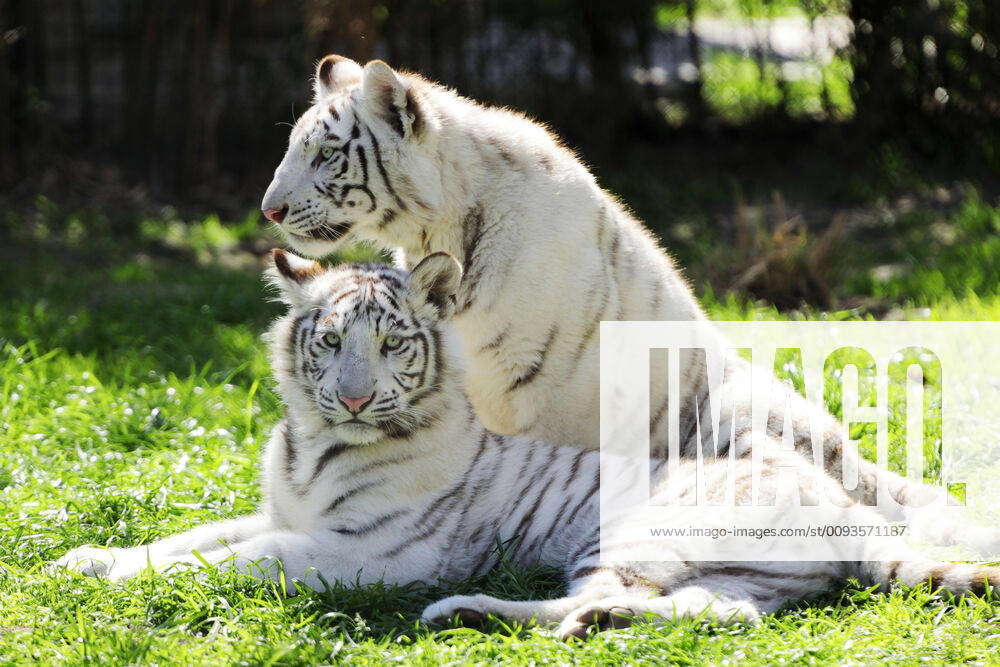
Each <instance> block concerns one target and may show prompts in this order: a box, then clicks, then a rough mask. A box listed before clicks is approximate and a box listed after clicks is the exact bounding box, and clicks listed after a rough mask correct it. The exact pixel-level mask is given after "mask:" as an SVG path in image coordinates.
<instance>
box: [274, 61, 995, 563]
mask: <svg viewBox="0 0 1000 667" xmlns="http://www.w3.org/2000/svg"><path fill="white" fill-rule="evenodd" d="M314 89H315V103H314V104H313V106H312V107H311V108H309V109H308V110H307V111H306V112H305V113H304V114H303V115H302V117H301V118H300V119H299V121H298V123H297V124H296V125H295V127H294V129H293V130H292V132H291V137H290V140H289V147H288V151H287V153H286V154H285V156H284V159H283V160H282V161H281V164H280V165H278V168H277V170H276V171H275V175H274V180H273V181H272V182H271V185H270V187H269V188H268V190H267V193H266V194H265V196H264V199H263V202H262V205H261V207H262V209H263V210H264V213H265V215H266V216H267V217H268V219H270V220H272V221H274V222H275V223H277V225H278V226H279V227H280V229H281V231H282V232H283V233H284V234H285V236H287V238H288V241H289V243H290V244H291V245H292V246H293V247H294V248H296V249H297V250H299V251H301V252H304V253H306V254H308V255H310V256H314V257H318V256H321V255H324V254H327V253H329V252H332V251H334V250H336V249H337V248H338V247H340V246H341V244H343V243H345V242H355V241H366V242H370V243H374V244H375V245H377V246H378V247H381V248H387V249H395V250H396V251H398V253H399V257H400V263H401V264H402V265H405V264H406V260H407V259H409V260H412V261H416V260H419V259H420V258H422V257H425V256H427V255H429V254H431V253H433V252H448V253H450V254H452V255H454V256H455V257H456V258H458V260H459V261H460V262H461V264H462V266H463V268H464V271H465V273H464V277H463V279H462V283H461V285H460V287H459V290H458V293H457V295H456V299H457V308H456V317H455V328H456V330H457V331H458V333H459V335H460V337H461V339H462V343H463V346H464V348H465V350H466V355H467V358H468V368H469V374H468V394H469V398H470V400H471V401H472V404H473V406H474V407H475V409H476V412H477V414H478V415H479V417H480V419H482V421H483V423H484V424H485V425H486V426H487V427H488V428H490V429H492V430H494V431H497V432H500V433H505V434H512V435H527V436H530V437H533V438H537V439H541V440H547V441H550V442H555V443H559V444H568V445H571V446H582V447H585V448H596V447H597V446H598V440H599V438H598V435H599V428H598V415H599V413H600V410H599V409H598V400H599V365H598V327H599V323H600V322H601V320H702V319H705V315H704V313H703V312H702V310H701V308H700V307H699V305H698V303H697V301H696V300H695V298H694V296H693V295H692V293H691V290H690V289H689V287H688V285H687V283H686V282H685V280H684V279H683V277H682V275H681V273H680V272H679V271H678V270H677V269H676V268H675V267H674V266H673V264H672V262H671V260H670V259H669V257H668V256H667V255H666V253H665V252H664V251H663V250H662V249H661V248H659V247H658V245H657V243H656V241H655V240H654V239H653V237H652V236H651V235H650V234H649V233H648V232H647V231H646V230H645V229H644V228H643V227H642V226H641V224H640V223H639V222H638V221H636V220H635V219H634V218H633V217H632V216H631V215H629V213H628V212H627V211H626V210H625V209H624V208H623V207H622V206H621V205H620V204H619V203H618V202H617V201H616V200H615V199H614V198H613V197H612V196H611V195H609V194H608V193H607V192H605V191H604V190H602V189H601V188H600V187H599V186H598V185H597V183H596V182H595V180H594V177H593V176H592V175H591V174H590V172H589V171H588V170H587V169H586V167H585V166H584V165H583V164H582V163H581V162H580V161H579V160H578V159H577V158H576V157H575V156H574V155H573V153H571V152H570V151H569V150H567V149H566V148H564V147H563V146H561V145H560V143H559V142H558V140H557V139H555V138H554V137H553V136H552V135H551V134H549V133H548V132H547V131H546V130H545V129H544V128H543V127H542V126H540V125H539V124H537V123H535V122H532V121H531V120H529V119H527V118H525V117H524V116H521V115H519V114H516V113H513V112H511V111H508V110H504V109H497V108H489V107H484V106H482V105H479V104H476V103H475V102H473V101H471V100H468V99H465V98H463V97H460V96H458V95H457V94H455V93H454V92H452V91H449V90H446V89H445V88H443V87H441V86H439V85H436V84H432V83H430V82H427V81H425V80H424V79H422V78H420V77H419V76H417V75H414V74H410V73H397V72H395V71H393V70H392V69H391V68H389V67H388V66H387V65H386V64H385V63H383V62H381V61H377V60H376V61H372V62H369V63H368V64H367V65H365V67H364V68H362V67H361V66H360V65H358V64H357V63H356V62H354V61H352V60H349V59H347V58H343V57H340V56H332V55H331V56H327V57H326V58H324V59H323V60H322V61H320V63H319V65H318V67H317V70H316V78H315V85H314ZM595 122H600V118H599V116H597V115H595ZM731 363H732V367H733V369H734V371H733V373H732V374H731V375H730V376H729V377H728V378H727V384H728V386H729V387H739V386H742V385H743V384H744V383H747V382H749V378H748V376H747V375H746V374H745V369H746V366H745V365H744V364H743V362H742V361H741V360H740V359H738V358H734V359H732V360H731ZM653 371H654V372H653V373H652V374H651V377H652V378H653V383H652V385H651V394H652V402H651V406H652V409H651V434H652V438H651V442H652V445H653V447H654V448H657V449H659V450H660V451H665V443H666V442H667V440H666V437H667V435H666V427H667V422H668V420H666V419H664V416H665V415H666V414H667V402H666V401H667V396H666V391H665V389H666V374H665V373H664V372H659V371H662V369H659V368H655V367H654V368H653ZM681 373H682V375H681V377H682V378H683V382H682V384H681V392H682V395H681V397H680V404H681V405H680V419H681V421H680V428H681V433H682V442H681V450H680V451H681V454H682V455H684V456H694V455H695V454H696V451H697V450H698V449H699V448H700V449H702V451H703V453H704V454H705V455H707V456H716V455H724V454H726V453H727V452H728V448H729V446H730V443H731V444H732V446H733V447H734V448H735V449H737V450H738V453H742V450H743V449H744V448H746V447H748V446H750V443H751V440H752V438H751V437H750V434H749V433H747V432H746V431H742V430H739V429H737V428H736V427H735V426H734V425H733V424H728V423H722V424H721V425H720V429H721V433H720V434H719V435H720V437H719V441H720V442H723V441H725V445H724V446H723V447H722V448H721V449H719V450H716V447H715V440H714V439H712V438H711V437H709V438H706V439H703V440H702V441H699V440H698V439H697V438H696V437H695V434H696V432H697V420H696V415H697V414H699V413H700V414H706V411H705V408H706V405H707V403H706V402H707V400H708V397H709V392H708V378H707V374H706V373H705V369H704V367H703V366H702V365H700V364H699V363H697V362H691V363H688V364H687V365H686V366H685V367H684V368H683V369H682V370H681ZM719 391H721V392H724V391H726V387H721V388H719ZM788 393H789V394H790V395H789V396H788V397H787V398H786V397H785V396H782V395H781V394H780V392H775V394H774V395H773V403H772V413H773V414H774V415H776V416H777V417H778V418H777V419H774V420H772V421H771V422H770V424H769V427H771V428H770V431H771V435H779V434H780V433H779V432H780V429H781V428H782V425H783V424H784V422H785V420H784V419H782V418H781V416H782V415H784V414H786V411H787V410H789V409H790V410H791V412H792V414H793V420H794V425H793V426H791V428H792V431H793V433H794V439H795V446H796V450H797V451H799V452H800V453H801V454H803V455H804V456H807V457H808V458H810V459H811V458H812V456H813V448H812V440H811V439H810V433H811V431H810V428H808V424H809V423H810V420H811V419H812V420H813V421H812V423H813V424H817V425H820V424H822V431H821V432H820V433H818V434H817V435H818V437H819V438H820V440H821V441H822V449H823V463H824V466H825V468H826V470H827V471H830V472H831V473H833V472H834V471H840V470H842V469H843V467H842V466H843V459H844V458H845V457H855V456H856V455H855V454H851V453H847V452H844V451H843V447H842V432H843V431H842V428H841V427H840V425H839V424H838V423H837V422H836V420H835V419H834V418H833V417H832V416H830V415H829V414H827V413H826V412H825V411H823V410H821V409H819V408H817V407H815V406H814V405H813V404H811V403H809V402H807V401H806V400H805V399H804V398H802V397H801V396H800V395H799V394H797V393H795V392H794V391H791V390H788ZM733 395H736V396H744V395H745V393H744V392H742V391H740V390H738V389H736V390H735V391H733ZM817 412H819V413H820V414H818V415H816V418H813V415H814V414H816V413H817ZM791 423H792V422H790V424H791ZM707 435H708V436H711V435H712V434H711V433H710V432H709V433H708V434H707ZM854 465H856V466H857V467H856V469H857V470H859V473H860V480H859V483H858V484H857V486H856V487H854V488H853V489H852V490H851V491H850V495H851V496H852V497H853V498H855V499H859V500H864V501H865V502H866V503H868V504H872V505H874V504H876V499H877V490H876V487H877V485H880V484H881V485H883V486H884V487H885V488H887V489H888V490H889V493H890V495H891V496H892V497H893V498H894V499H895V500H896V501H897V502H898V503H899V505H894V507H893V511H895V512H896V514H894V515H891V516H887V518H889V519H891V520H903V519H906V520H909V521H910V526H911V528H912V530H913V532H914V534H918V535H920V536H921V537H922V538H923V539H926V540H928V541H931V542H937V543H945V544H949V543H954V542H956V541H958V540H959V537H960V533H961V537H962V538H963V539H965V541H966V542H968V543H969V546H971V547H973V548H976V549H978V550H980V551H981V552H984V553H996V552H997V549H998V548H1000V544H998V543H997V542H996V540H995V536H994V534H993V532H992V531H987V532H986V533H983V532H982V531H979V532H976V531H974V530H972V529H971V528H968V529H966V528H962V529H961V530H960V529H959V528H958V527H957V525H956V524H954V523H950V522H942V521H938V520H937V519H936V517H935V516H933V515H931V514H929V513H927V512H917V511H913V510H911V508H912V507H920V506H924V505H927V504H928V499H929V498H932V497H933V496H934V494H935V493H936V491H935V490H933V489H930V488H928V487H926V486H924V485H922V484H919V483H915V482H910V481H909V480H907V479H904V478H902V477H900V476H898V475H896V474H893V473H891V472H889V471H887V470H883V469H880V468H878V467H877V466H876V465H874V464H871V463H869V462H867V461H865V460H860V461H857V462H854ZM848 467H849V468H851V467H853V465H849V466H848ZM900 506H901V507H902V508H903V509H898V508H899V507H900Z"/></svg>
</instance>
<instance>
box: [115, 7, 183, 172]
mask: <svg viewBox="0 0 1000 667" xmlns="http://www.w3.org/2000/svg"><path fill="white" fill-rule="evenodd" d="M166 16H167V14H166V6H165V5H164V4H163V3H160V2H156V1H155V0H134V1H133V2H130V3H127V4H126V10H125V18H124V21H123V22H124V24H125V26H126V31H125V39H124V43H123V46H122V54H121V57H122V60H123V68H122V75H123V79H122V100H121V106H120V109H121V126H122V137H123V140H124V141H123V144H124V146H125V156H124V160H125V162H126V164H129V165H130V167H131V169H132V170H134V171H135V172H137V173H140V174H144V175H145V177H146V178H151V179H153V180H154V181H156V180H158V178H159V176H160V172H164V171H173V170H172V167H173V166H174V165H175V164H176V163H175V162H174V161H173V159H172V157H171V156H168V155H165V154H164V153H165V151H164V149H163V148H162V147H163V146H169V145H170V144H171V141H170V140H169V136H165V135H169V128H168V127H161V126H160V124H159V122H158V121H159V120H160V116H161V115H160V113H159V105H158V103H157V92H158V84H159V74H160V71H161V69H162V65H161V62H160V53H161V51H162V45H163V41H164V32H166V30H168V27H167V26H165V25H164V24H165V23H166V21H165V18H166ZM171 116H172V114H171ZM165 161H166V162H167V164H163V163H164V162H165Z"/></svg>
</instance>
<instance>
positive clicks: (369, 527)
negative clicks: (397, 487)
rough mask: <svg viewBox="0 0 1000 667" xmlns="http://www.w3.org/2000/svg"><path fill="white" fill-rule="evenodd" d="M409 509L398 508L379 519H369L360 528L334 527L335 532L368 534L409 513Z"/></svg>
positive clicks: (355, 534) (353, 534) (352, 534)
mask: <svg viewBox="0 0 1000 667" xmlns="http://www.w3.org/2000/svg"><path fill="white" fill-rule="evenodd" d="M409 511H410V510H396V511H395V512H389V513H388V514H383V515H382V516H380V517H378V518H377V519H373V520H372V521H369V522H368V523H366V524H364V525H363V526H359V527H358V528H334V529H333V532H335V533H340V534H341V535H351V536H357V535H366V534H368V533H370V532H372V531H373V530H376V529H377V528H381V527H382V526H384V525H385V524H387V523H389V522H390V521H392V520H393V519H395V518H398V517H401V516H403V515H404V514H407V513H409Z"/></svg>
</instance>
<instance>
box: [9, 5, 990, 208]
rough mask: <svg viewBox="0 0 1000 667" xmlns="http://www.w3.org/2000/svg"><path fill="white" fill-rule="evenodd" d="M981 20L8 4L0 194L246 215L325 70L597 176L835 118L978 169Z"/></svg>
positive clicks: (863, 137)
mask: <svg viewBox="0 0 1000 667" xmlns="http://www.w3.org/2000/svg"><path fill="white" fill-rule="evenodd" d="M991 1H992V0H917V1H915V2H912V3H894V2H888V1H886V0H853V1H851V0H619V1H618V2H610V1H604V0H600V1H598V0H594V1H588V2H584V3H579V2H575V1H572V0H528V1H525V0H435V1H434V2H427V3H409V2H404V1H403V0H336V1H335V0H293V1H290V2H278V1H277V0H207V1H201V2H194V1H185V2H182V3H159V2H153V1H152V0H136V1H135V2H124V1H123V0H115V1H108V0H50V1H48V2H45V3H36V2H31V1H30V0H9V1H8V2H6V3H2V4H0V32H2V34H3V39H2V40H0V109H2V110H3V112H4V113H0V151H2V153H3V155H2V157H3V158H4V159H3V160H0V165H2V166H0V179H2V180H4V181H6V182H13V183H17V182H20V181H23V180H25V179H26V178H27V177H29V176H32V175H39V174H42V175H45V176H47V177H48V182H55V183H64V182H66V181H67V180H71V179H72V177H73V174H72V173H60V165H59V164H58V162H59V161H58V160H55V159H53V158H54V157H61V156H63V155H74V156H86V157H87V159H98V160H102V161H104V162H106V163H108V164H113V165H116V166H117V167H119V168H120V169H122V170H123V171H124V172H125V173H126V174H127V178H126V180H129V181H132V182H135V181H138V182H141V183H148V184H151V185H152V186H153V187H154V189H155V190H157V191H159V192H163V193H167V194H170V195H171V196H174V197H177V196H180V197H181V198H183V199H185V200H192V199H201V200H202V201H219V200H223V201H228V200H230V199H237V200H239V201H241V202H244V201H246V199H247V198H248V197H249V198H255V197H256V196H258V195H259V193H260V192H261V191H262V190H263V188H264V186H266V183H267V179H268V177H269V173H270V171H271V168H272V167H273V165H274V163H275V162H276V161H277V159H278V157H279V155H280V153H281V150H282V146H283V144H284V141H285V137H286V130H285V129H284V128H283V127H281V126H278V125H276V123H280V122H283V121H289V120H292V119H294V117H295V115H296V113H297V112H298V111H301V110H302V109H303V108H304V106H305V105H306V104H307V103H308V100H309V97H310V91H309V82H308V77H309V74H310V73H311V69H312V64H313V63H314V62H315V60H316V59H317V58H318V57H320V56H322V55H323V54H325V53H327V52H341V53H345V54H347V55H350V56H352V57H355V58H356V59H358V60H361V61H365V60H367V59H369V58H374V57H382V58H385V59H387V60H388V61H389V62H390V63H391V64H393V65H396V66H399V67H403V68H408V69H413V70H417V71H419V72H421V73H423V74H425V75H427V76H428V77H430V78H432V79H437V80H440V81H442V82H444V83H446V84H449V85H453V86H455V87H457V88H458V89H459V90H460V91H462V92H463V93H466V94H468V95H470V96H473V97H476V98H478V99H483V100H485V101H488V102H495V103H499V104H505V105H509V106H513V107H516V108H520V109H524V110H526V111H528V112H529V113H531V114H533V115H535V116H537V117H539V118H541V119H543V120H544V121H546V122H548V123H550V124H551V125H552V126H553V127H554V128H555V129H557V130H558V131H559V132H560V133H562V134H564V135H565V136H566V138H567V139H568V140H569V142H570V143H571V144H572V145H574V146H577V147H579V148H580V149H581V150H582V151H583V152H584V153H585V154H587V155H588V156H591V157H592V159H596V160H600V159H603V158H605V157H609V156H613V155H614V154H616V153H618V152H620V147H621V145H622V144H623V143H624V144H628V145H637V144H642V143H645V144H649V145H652V146H655V147H656V148H657V149H659V150H661V151H664V152H666V153H669V152H670V151H671V145H672V139H673V138H675V137H676V133H677V132H679V131H686V132H699V131H701V130H704V129H705V128H712V127H715V126H717V125H718V124H720V123H721V124H723V125H734V124H735V125H744V126H745V125H750V124H763V126H764V127H766V129H767V131H768V132H769V133H770V134H771V135H772V139H773V140H774V141H775V142H780V141H788V140H789V132H790V131H791V132H792V133H794V131H795V130H794V124H795V123H800V122H803V121H808V122H822V123H826V124H831V123H832V124H837V123H844V122H845V121H850V122H851V126H852V127H854V128H856V130H857V131H856V132H855V133H854V134H853V135H852V136H853V141H855V142H863V143H868V144H870V143H872V142H875V143H877V144H879V145H882V144H885V143H887V142H893V141H901V142H903V143H906V144H912V145H913V146H915V147H916V148H917V149H918V150H920V151H922V152H923V153H925V154H928V155H934V154H937V153H942V152H951V151H948V150H947V149H948V148H950V146H949V145H947V144H942V143H941V142H942V141H949V140H951V139H952V138H954V137H960V136H969V134H968V133H969V132H970V131H971V132H973V133H974V134H973V136H975V137H976V139H977V141H976V143H975V145H974V146H971V147H968V150H969V151H971V152H975V153H976V154H977V155H978V157H979V158H982V159H984V160H985V161H986V162H987V163H989V164H992V165H993V166H994V167H996V166H1000V156H998V155H997V141H996V136H995V132H996V127H997V125H998V124H997V122H996V121H997V120H998V115H1000V100H998V99H997V97H996V93H995V91H996V90H998V89H1000V85H998V84H1000V69H998V68H1000V65H998V62H1000V61H998V57H997V56H998V53H997V49H998V40H1000V16H998V13H997V12H996V11H992V10H991V8H990V5H991ZM713 21H714V22H715V23H712V22H713ZM720 21H721V22H722V23H719V22H720ZM713 25H714V26H715V28H712V26H713ZM852 25H853V28H852V27H851V26H852ZM720 26H721V27H722V29H721V32H720V29H719V27H720ZM838 26H840V27H838ZM844 26H846V27H844ZM831 31H832V32H831ZM831 34H832V35H834V37H833V38H831V39H827V38H828V37H830V35H831ZM838 34H839V35H842V37H836V35H838ZM720 35H721V36H720ZM726 35H728V37H726ZM720 40H721V41H720ZM727 40H728V41H727ZM838 40H839V41H838ZM789 44H791V45H792V46H789ZM795 44H798V46H795ZM789 48H791V49H792V51H794V53H793V52H789V51H788V49H789ZM796 49H798V50H797V51H796ZM582 108H595V109H599V110H600V115H599V116H598V117H595V116H594V115H592V114H581V113H580V109H582ZM918 128H919V130H920V131H916V130H917V129H918ZM53 173H54V174H55V175H53ZM35 180H36V182H35V183H33V185H34V186H35V187H36V188H37V185H38V183H37V180H43V181H45V180H46V179H35ZM32 192H34V190H32Z"/></svg>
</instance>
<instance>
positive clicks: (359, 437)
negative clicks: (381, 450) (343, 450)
mask: <svg viewBox="0 0 1000 667" xmlns="http://www.w3.org/2000/svg"><path fill="white" fill-rule="evenodd" d="M333 432H334V434H335V435H336V436H337V438H338V439H339V440H340V441H341V442H344V443H347V444H348V445H370V444H373V443H376V442H378V441H379V440H385V437H386V434H385V431H383V430H382V429H381V428H379V427H378V426H373V425H371V424H360V423H357V422H349V423H345V424H337V425H336V426H334V427H333Z"/></svg>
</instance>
